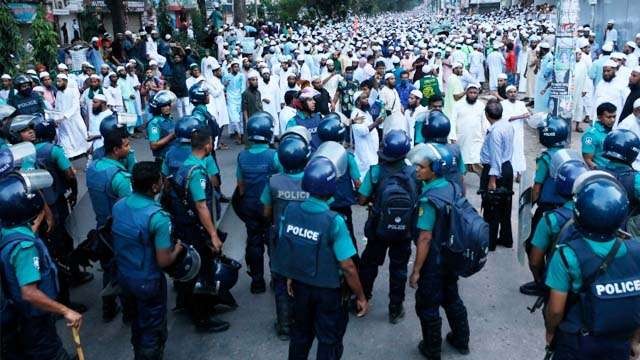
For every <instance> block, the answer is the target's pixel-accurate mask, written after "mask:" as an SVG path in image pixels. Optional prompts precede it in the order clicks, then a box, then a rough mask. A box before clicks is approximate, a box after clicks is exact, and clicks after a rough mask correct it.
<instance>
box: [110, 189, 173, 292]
mask: <svg viewBox="0 0 640 360" xmlns="http://www.w3.org/2000/svg"><path fill="white" fill-rule="evenodd" d="M127 199H128V198H123V199H120V200H119V201H118V202H117V203H116V204H115V205H114V206H113V225H112V227H111V231H112V233H113V251H114V253H115V259H116V263H117V265H118V266H117V268H118V272H119V274H120V276H121V277H123V278H133V279H136V280H150V279H157V278H160V277H161V276H162V272H161V271H160V268H159V267H158V263H157V261H156V250H155V245H154V243H153V239H152V238H151V234H150V231H149V224H150V222H151V217H152V216H153V215H154V214H155V213H157V212H159V211H162V207H160V205H158V204H155V203H151V204H149V205H147V206H146V207H144V208H141V209H133V208H131V206H129V205H127Z"/></svg>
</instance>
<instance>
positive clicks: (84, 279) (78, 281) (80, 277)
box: [69, 271, 93, 288]
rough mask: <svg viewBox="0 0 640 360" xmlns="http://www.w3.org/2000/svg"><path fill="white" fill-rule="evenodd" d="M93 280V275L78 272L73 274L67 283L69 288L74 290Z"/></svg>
mask: <svg viewBox="0 0 640 360" xmlns="http://www.w3.org/2000/svg"><path fill="white" fill-rule="evenodd" d="M91 280H93V274H92V273H90V272H87V271H79V272H78V273H76V274H74V275H73V277H72V278H71V281H70V282H69V287H71V288H76V287H78V286H81V285H84V284H86V283H88V282H89V281H91Z"/></svg>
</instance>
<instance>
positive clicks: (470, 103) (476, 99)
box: [467, 98, 478, 105]
mask: <svg viewBox="0 0 640 360" xmlns="http://www.w3.org/2000/svg"><path fill="white" fill-rule="evenodd" d="M476 101H478V98H475V99H473V100H471V99H469V98H467V104H469V105H473V104H475V103H476Z"/></svg>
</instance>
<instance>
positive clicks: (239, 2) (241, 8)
mask: <svg viewBox="0 0 640 360" xmlns="http://www.w3.org/2000/svg"><path fill="white" fill-rule="evenodd" d="M246 20H247V9H246V8H245V4H244V0H233V22H234V23H236V24H237V23H239V22H245V21H246Z"/></svg>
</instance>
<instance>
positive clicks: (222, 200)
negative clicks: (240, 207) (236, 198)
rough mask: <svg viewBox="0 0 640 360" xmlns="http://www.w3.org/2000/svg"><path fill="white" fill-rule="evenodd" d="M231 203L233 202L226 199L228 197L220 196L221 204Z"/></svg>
mask: <svg viewBox="0 0 640 360" xmlns="http://www.w3.org/2000/svg"><path fill="white" fill-rule="evenodd" d="M230 201H231V200H230V199H229V198H228V197H226V196H224V195H221V196H220V202H221V203H228V202H230Z"/></svg>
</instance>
